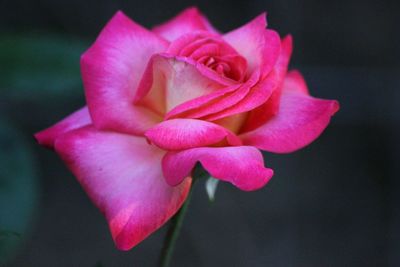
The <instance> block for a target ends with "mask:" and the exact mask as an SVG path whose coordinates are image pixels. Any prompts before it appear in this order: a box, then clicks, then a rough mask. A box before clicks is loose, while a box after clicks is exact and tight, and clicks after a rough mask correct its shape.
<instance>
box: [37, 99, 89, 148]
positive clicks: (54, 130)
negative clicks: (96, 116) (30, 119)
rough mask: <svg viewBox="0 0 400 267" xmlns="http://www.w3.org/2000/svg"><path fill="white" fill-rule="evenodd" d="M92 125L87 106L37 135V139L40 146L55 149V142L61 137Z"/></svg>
mask: <svg viewBox="0 0 400 267" xmlns="http://www.w3.org/2000/svg"><path fill="white" fill-rule="evenodd" d="M91 123H92V120H91V118H90V115H89V111H88V108H87V107H86V106H85V107H83V108H81V109H79V110H77V111H75V112H74V113H72V114H70V115H69V116H67V117H66V118H64V119H63V120H61V121H59V122H57V123H56V124H54V125H53V126H51V127H49V128H47V129H45V130H42V131H40V132H38V133H36V134H35V138H36V140H37V141H38V143H39V144H41V145H43V146H46V147H49V148H53V146H54V141H55V140H56V139H57V138H58V137H59V136H61V135H63V134H65V133H67V132H69V131H72V130H74V129H77V128H80V127H83V126H85V125H88V124H91Z"/></svg>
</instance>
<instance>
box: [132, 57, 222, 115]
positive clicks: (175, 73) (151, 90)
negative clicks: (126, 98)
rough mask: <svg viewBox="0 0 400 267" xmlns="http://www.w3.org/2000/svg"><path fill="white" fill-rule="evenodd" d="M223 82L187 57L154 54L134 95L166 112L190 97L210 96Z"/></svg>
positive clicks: (146, 103) (148, 104) (137, 98)
mask: <svg viewBox="0 0 400 267" xmlns="http://www.w3.org/2000/svg"><path fill="white" fill-rule="evenodd" d="M222 87H223V85H221V84H219V83H217V82H215V81H214V80H212V79H209V78H208V77H207V76H204V75H203V74H202V73H200V72H199V71H198V69H197V68H196V67H195V65H193V64H191V63H188V62H187V59H183V58H180V57H174V56H171V55H166V54H159V55H154V56H153V57H152V59H151V61H150V63H149V66H148V67H147V70H146V72H145V74H144V76H143V79H142V82H141V83H140V86H139V88H138V91H137V94H136V96H135V103H144V104H145V105H147V106H150V107H153V108H154V109H155V108H157V107H158V109H159V112H161V113H165V112H168V111H170V110H171V109H173V108H175V107H176V106H178V105H180V104H182V103H185V102H186V101H188V100H191V99H196V98H198V97H201V96H204V95H209V94H210V93H212V92H214V91H217V90H218V89H220V88H222Z"/></svg>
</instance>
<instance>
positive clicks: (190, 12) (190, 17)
mask: <svg viewBox="0 0 400 267" xmlns="http://www.w3.org/2000/svg"><path fill="white" fill-rule="evenodd" d="M197 30H203V31H209V32H212V33H217V31H216V30H215V29H214V28H213V27H212V26H211V24H210V23H209V22H208V20H207V19H206V18H205V17H204V16H203V15H202V14H201V13H200V11H199V10H198V9H197V8H196V7H190V8H187V9H185V10H184V11H182V12H181V13H179V14H178V15H177V16H176V17H174V18H173V19H171V20H169V21H167V22H166V23H164V24H161V25H159V26H156V27H154V28H153V32H155V33H157V34H158V35H160V36H162V37H164V38H165V39H167V40H169V41H173V40H175V39H177V38H178V37H180V36H182V35H183V34H185V33H189V32H193V31H197Z"/></svg>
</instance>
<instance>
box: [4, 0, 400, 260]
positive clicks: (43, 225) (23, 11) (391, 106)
mask: <svg viewBox="0 0 400 267" xmlns="http://www.w3.org/2000/svg"><path fill="white" fill-rule="evenodd" d="M398 3H399V2H398V1H397V4H396V1H388V0H386V1H383V0H381V1H357V0H347V1H317V0H313V1H294V0H293V1H290V0H276V1H272V0H271V1H224V0H213V1H211V0H209V1H201V2H184V1H177V0H176V1H173V0H170V1H156V0H146V1H134V0H130V1H105V0H101V1H94V0H88V1H78V0H70V1H54V0H40V1H39V0H36V1H33V0H31V1H29V0H13V1H11V0H2V1H0V112H1V113H0V117H1V118H0V138H1V139H0V178H1V180H0V257H1V256H3V257H5V256H4V255H6V254H5V253H3V254H2V252H1V249H3V250H4V251H7V254H8V255H12V257H10V256H7V257H8V258H10V259H9V260H8V262H9V263H8V264H7V265H6V266H105V267H108V266H155V264H156V262H157V256H158V253H159V251H160V249H161V245H162V240H163V237H164V235H165V230H166V229H165V227H164V228H162V229H161V230H160V231H157V232H156V233H154V234H153V235H152V236H151V237H150V238H148V239H146V240H145V241H144V242H142V243H141V244H140V245H139V246H137V247H135V248H134V249H133V250H131V251H129V252H120V251H117V250H116V248H115V247H114V245H113V243H112V240H111V237H110V235H109V232H108V229H107V225H106V223H105V220H104V219H103V218H102V216H101V215H100V213H99V212H98V211H97V210H96V209H95V208H94V206H92V204H91V203H90V201H89V200H88V198H87V197H86V195H85V194H84V192H83V190H82V189H81V188H80V186H79V185H78V183H77V182H76V181H75V180H74V178H73V176H72V175H71V174H70V173H69V172H68V171H67V169H66V168H65V166H64V165H63V164H62V162H61V161H60V160H59V159H58V157H56V155H55V154H54V153H53V152H51V151H47V150H45V149H43V148H41V147H39V146H38V145H36V144H35V142H34V141H33V138H32V137H31V135H32V133H34V132H36V131H38V130H40V129H42V128H44V127H47V126H49V125H50V124H52V123H54V122H56V121H57V120H59V119H60V118H62V117H64V116H65V115H67V114H69V113H70V112H72V111H73V110H75V109H76V108H78V107H80V106H82V105H83V104H84V98H83V91H82V85H81V81H80V77H79V55H80V54H81V53H82V52H83V51H84V50H85V49H86V48H87V47H88V46H89V45H90V43H91V42H92V41H94V38H95V37H96V35H97V34H98V32H99V31H100V30H101V28H102V27H103V26H104V24H105V23H106V22H107V21H108V20H109V19H110V18H111V16H112V15H113V14H114V13H115V12H116V11H117V10H119V9H121V10H123V11H124V12H125V13H126V14H127V15H129V16H130V17H131V18H132V19H134V20H135V21H137V22H139V23H140V24H142V25H144V26H147V27H151V26H153V25H156V24H158V23H160V22H162V21H165V20H167V19H169V18H170V17H172V16H173V15H175V14H176V13H178V12H179V11H180V10H182V9H183V8H185V7H187V6H189V5H197V6H198V7H199V8H200V9H201V10H202V11H203V13H205V14H206V15H207V16H208V18H209V19H210V21H211V22H212V23H213V24H214V25H215V26H216V27H217V28H218V29H220V30H221V31H228V30H230V29H233V28H236V27H238V26H240V25H242V24H244V23H245V22H247V21H248V20H250V19H251V18H253V17H254V16H256V15H258V14H259V13H261V12H263V11H265V10H266V11H267V12H268V21H269V27H271V28H274V29H276V30H278V32H279V33H281V34H282V35H285V34H288V33H291V34H292V35H293V37H294V42H295V50H294V54H293V57H292V61H291V62H292V63H291V66H292V67H296V68H299V69H300V70H301V71H302V72H303V73H304V75H305V77H306V79H307V82H308V85H309V87H310V91H311V93H312V94H313V95H315V96H317V97H321V98H330V99H338V100H339V101H340V103H341V110H340V111H339V112H338V113H337V114H336V115H335V117H334V118H333V120H332V123H331V125H330V126H329V127H328V128H327V130H326V131H325V132H324V134H323V135H322V136H321V137H320V138H319V139H318V140H317V141H316V142H314V143H313V144H312V145H310V146H309V147H307V148H305V149H303V150H301V151H298V152H296V153H293V154H289V155H272V154H265V160H266V163H267V165H268V166H270V167H272V168H273V169H274V170H275V176H274V178H273V179H272V180H271V182H270V183H269V184H268V185H267V186H266V187H265V188H264V189H261V190H259V191H256V192H252V193H246V192H241V191H239V190H238V189H236V188H234V187H233V186H231V185H229V184H221V183H220V185H219V187H218V189H217V196H216V200H215V202H214V203H212V204H210V203H209V202H208V200H207V197H206V194H205V190H204V185H203V184H202V183H199V184H197V186H196V188H195V192H194V197H193V200H192V203H191V207H190V211H189V213H188V215H187V218H186V221H185V223H184V226H183V229H182V233H181V236H180V238H179V240H178V246H177V248H176V253H175V255H174V259H173V264H172V266H307V267H309V266H315V267H319V266H400V211H399V204H400V202H399V201H400V181H399V180H398V179H399V175H398V173H399V171H400V168H399V163H400V143H399V140H398V138H399V137H400V124H399V123H400V108H399V104H400V76H399V74H400V72H399V67H400V66H399V60H400V55H399V48H400V46H399V44H400V30H399V26H400V23H399V22H400V21H399V17H400V16H399V15H398V14H399V11H400V8H399V7H400V5H399V4H398ZM2 228H4V229H2ZM10 247H12V248H16V250H15V251H14V253H12V252H11V249H8V250H10V251H8V250H7V249H6V248H10ZM10 253H11V254H10ZM4 259H5V258H4ZM0 260H1V259H0ZM0 262H1V261H0ZM0 265H1V263H0Z"/></svg>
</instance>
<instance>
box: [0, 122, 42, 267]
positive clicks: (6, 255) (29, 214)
mask: <svg viewBox="0 0 400 267" xmlns="http://www.w3.org/2000/svg"><path fill="white" fill-rule="evenodd" d="M33 159H34V158H33V155H32V153H31V151H30V148H29V145H28V143H27V142H26V140H25V137H24V136H23V135H22V134H21V133H20V132H18V131H17V130H16V129H14V128H13V127H11V126H10V125H9V124H7V123H5V122H4V121H3V120H0V170H1V171H0V265H1V264H5V263H6V262H8V261H9V260H10V259H11V258H12V257H13V255H14V254H15V252H16V249H17V248H18V245H19V244H20V243H21V241H22V240H23V239H24V238H25V237H26V234H27V232H28V231H29V229H30V225H31V221H32V218H33V215H34V210H35V208H36V206H37V194H38V184H37V177H36V167H35V163H34V161H33Z"/></svg>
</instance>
